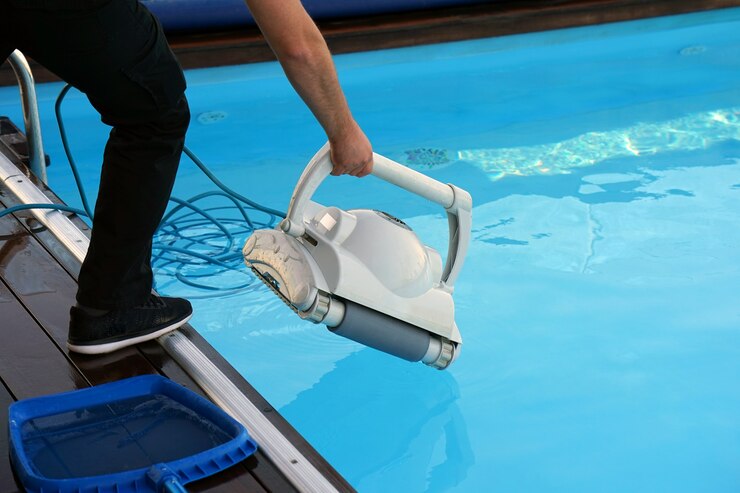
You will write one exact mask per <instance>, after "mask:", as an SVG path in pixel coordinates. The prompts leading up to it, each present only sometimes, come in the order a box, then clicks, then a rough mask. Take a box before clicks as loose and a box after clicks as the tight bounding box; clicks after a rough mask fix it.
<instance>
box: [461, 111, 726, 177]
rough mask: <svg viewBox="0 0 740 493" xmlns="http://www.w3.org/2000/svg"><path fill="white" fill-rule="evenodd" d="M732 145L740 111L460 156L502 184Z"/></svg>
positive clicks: (715, 113)
mask: <svg viewBox="0 0 740 493" xmlns="http://www.w3.org/2000/svg"><path fill="white" fill-rule="evenodd" d="M728 140H740V107H733V108H728V109H722V110H715V111H707V112H702V113H696V114H692V115H688V116H685V117H681V118H676V119H673V120H668V121H666V122H660V123H638V124H636V125H634V126H632V127H629V128H620V129H615V130H611V131H606V132H588V133H585V134H583V135H579V136H577V137H574V138H572V139H568V140H564V141H562V142H556V143H552V144H541V145H536V146H530V147H514V148H502V149H469V150H461V151H457V157H458V159H460V160H464V161H469V162H470V163H472V164H474V165H475V166H478V167H480V168H481V169H482V170H484V171H485V172H486V173H489V174H490V178H491V179H492V180H499V179H501V178H503V177H505V176H507V175H515V176H528V175H538V174H564V173H570V172H572V170H573V169H574V168H583V167H586V166H593V165H595V164H598V163H600V162H602V161H606V160H607V159H614V158H620V157H626V156H651V155H655V154H659V153H665V152H671V151H676V150H681V151H695V150H701V149H707V148H709V147H711V146H713V145H715V144H719V143H722V142H726V141H728Z"/></svg>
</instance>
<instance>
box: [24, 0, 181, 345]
mask: <svg viewBox="0 0 740 493" xmlns="http://www.w3.org/2000/svg"><path fill="white" fill-rule="evenodd" d="M85 3H87V2H80V5H84V4H85ZM92 3H95V4H97V3H100V2H92ZM15 14H16V15H15V17H16V19H15V21H14V22H16V25H17V26H19V28H18V29H16V30H15V33H16V35H17V37H18V46H19V48H20V49H21V50H22V51H24V52H26V53H27V54H28V55H29V56H31V57H32V58H34V59H35V60H36V61H38V62H39V63H41V64H42V65H44V66H45V67H46V68H48V69H49V70H51V71H52V72H55V73H56V74H57V75H59V76H60V77H62V78H63V79H64V80H66V81H67V82H69V83H70V84H72V85H73V86H75V87H77V88H78V89H80V90H81V91H82V92H84V93H85V94H86V95H87V96H88V98H89V100H90V102H91V103H92V104H93V106H95V108H96V109H97V110H98V111H99V112H100V114H101V118H102V120H103V122H105V123H107V124H109V125H111V126H112V127H113V129H112V131H111V133H110V137H109V140H108V143H107V145H106V149H105V154H104V159H103V168H102V173H101V184H100V190H99V192H98V201H97V204H96V206H95V218H94V220H93V230H92V238H91V242H90V249H89V251H88V254H87V257H86V258H85V261H84V263H83V265H82V269H81V271H80V276H79V291H78V293H77V301H78V303H79V304H80V305H81V307H82V309H81V307H75V308H73V309H72V320H71V325H70V349H73V350H77V351H82V352H90V353H93V352H107V351H109V350H114V349H117V348H119V347H123V346H125V345H129V344H128V342H131V341H134V342H138V341H140V340H145V339H142V338H143V337H149V336H152V337H155V336H156V335H157V334H159V333H160V332H161V331H162V330H165V329H171V327H170V325H172V324H171V322H172V323H182V322H181V319H183V318H185V317H189V314H190V306H189V304H187V302H186V301H184V300H179V301H178V300H175V302H172V303H174V306H164V305H163V304H162V301H161V300H154V301H152V300H150V292H151V288H152V271H151V267H150V257H151V240H152V235H153V233H154V231H155V230H156V228H157V225H158V224H159V221H160V219H161V217H162V215H163V213H164V210H165V208H166V205H167V201H168V198H169V195H170V192H171V190H172V185H173V183H174V178H175V173H176V171H177V166H178V163H179V160H180V154H181V152H182V146H183V142H184V137H185V131H186V129H187V126H188V123H189V119H190V115H189V111H188V106H187V102H186V100H185V97H184V89H185V81H184V78H183V75H182V71H181V69H180V67H179V65H178V64H177V61H176V60H175V58H174V56H173V55H172V52H171V51H170V49H169V47H168V46H167V42H166V40H165V38H164V34H163V33H162V29H161V26H160V25H159V24H158V23H157V22H156V21H155V20H154V18H153V17H152V15H151V14H150V13H149V12H148V11H147V10H146V9H145V8H144V7H142V6H141V5H140V4H139V3H138V2H137V1H135V0H113V1H109V2H103V3H102V5H95V6H89V7H84V8H83V7H80V8H73V9H68V10H55V11H48V10H45V9H33V10H32V9H20V8H18V9H16V10H15ZM165 300H166V301H165V305H166V304H167V303H168V302H170V300H168V299H165ZM180 301H181V302H182V303H180ZM104 312H107V313H106V314H105V315H103V316H102V317H94V316H93V315H98V314H102V313H104ZM186 312H187V313H186ZM149 338H151V337H149Z"/></svg>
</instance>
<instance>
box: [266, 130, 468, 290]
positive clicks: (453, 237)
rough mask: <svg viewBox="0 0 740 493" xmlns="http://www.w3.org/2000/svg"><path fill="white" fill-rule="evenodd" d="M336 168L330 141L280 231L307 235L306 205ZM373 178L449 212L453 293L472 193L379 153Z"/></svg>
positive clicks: (448, 273)
mask: <svg viewBox="0 0 740 493" xmlns="http://www.w3.org/2000/svg"><path fill="white" fill-rule="evenodd" d="M333 167H334V165H333V164H332V162H331V152H330V148H329V143H328V142H327V143H326V144H324V146H323V147H322V148H321V149H319V151H318V152H317V153H316V154H315V155H314V157H313V158H312V159H311V161H309V163H308V165H306V168H305V169H304V170H303V174H302V175H301V177H300V179H299V180H298V183H297V184H296V187H295V190H293V196H292V197H291V199H290V205H289V206H288V213H287V216H286V217H285V219H283V220H282V221H281V223H280V229H282V230H283V231H284V232H286V233H287V234H289V235H291V236H295V237H299V236H303V235H304V234H305V232H306V228H305V226H304V224H303V219H304V218H303V216H304V211H305V208H306V205H307V204H308V201H309V200H311V197H313V194H314V193H315V192H316V190H317V189H318V188H319V185H321V183H322V182H323V181H324V180H325V179H326V177H327V176H329V174H330V173H331V171H332V169H333ZM372 175H373V176H376V177H378V178H380V179H381V180H384V181H386V182H388V183H391V184H393V185H396V186H398V187H401V188H403V189H404V190H408V191H409V192H411V193H414V194H416V195H419V196H421V197H423V198H425V199H427V200H430V201H432V202H435V203H437V204H439V205H441V206H442V207H444V208H445V209H446V210H447V218H448V222H449V226H450V240H449V248H448V253H447V262H446V265H445V269H444V272H443V274H442V281H443V282H444V284H445V285H446V286H447V287H448V288H449V289H450V290H452V288H453V286H454V283H455V281H456V280H457V276H458V275H459V273H460V270H461V268H462V263H463V260H464V259H465V254H466V253H467V249H468V243H469V242H470V229H471V227H472V218H471V210H472V208H473V200H472V198H471V196H470V194H469V193H468V192H466V191H465V190H463V189H461V188H458V187H456V186H455V185H452V184H444V183H442V182H439V181H437V180H434V179H432V178H429V177H428V176H426V175H423V174H421V173H419V172H418V171H414V170H412V169H409V168H407V167H406V166H404V165H402V164H399V163H397V162H395V161H392V160H390V159H388V158H386V157H384V156H381V155H379V154H373V171H372Z"/></svg>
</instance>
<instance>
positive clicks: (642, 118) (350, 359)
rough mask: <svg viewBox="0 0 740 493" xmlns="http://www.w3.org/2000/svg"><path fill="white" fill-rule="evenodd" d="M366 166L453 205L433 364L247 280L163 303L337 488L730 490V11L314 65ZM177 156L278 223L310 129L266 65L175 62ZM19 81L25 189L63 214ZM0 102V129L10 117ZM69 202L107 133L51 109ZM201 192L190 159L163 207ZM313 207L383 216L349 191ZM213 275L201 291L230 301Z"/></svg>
mask: <svg viewBox="0 0 740 493" xmlns="http://www.w3.org/2000/svg"><path fill="white" fill-rule="evenodd" d="M336 62H337V66H338V69H339V72H340V77H341V79H342V81H343V84H344V87H345V89H346V92H347V95H348V98H349V100H350V104H351V106H352V108H353V110H354V112H355V115H356V117H357V119H358V120H359V121H360V123H361V124H362V125H363V126H364V128H365V129H366V131H367V133H368V135H369V136H370V138H371V139H372V141H373V143H374V146H375V149H376V151H378V152H380V153H381V154H386V155H388V156H390V157H393V158H395V159H397V160H399V161H401V162H405V163H407V164H409V165H412V166H415V167H417V168H419V169H421V170H423V171H424V172H425V173H428V174H429V175H430V176H432V177H434V178H436V179H438V180H441V181H445V182H453V183H455V184H457V185H458V186H460V187H462V188H465V189H467V190H468V191H470V192H471V194H472V195H473V198H474V201H475V209H474V228H473V242H472V244H471V248H470V252H469V255H468V258H467V261H466V264H465V268H464V271H463V274H462V276H461V278H460V280H459V282H458V285H457V288H456V292H455V299H456V308H457V313H456V319H457V323H458V325H459V327H460V329H461V332H462V334H463V338H464V347H463V351H462V354H461V356H460V358H459V359H458V361H457V362H455V364H454V365H453V366H452V367H451V369H450V370H449V371H445V372H439V371H435V370H432V369H430V368H427V367H424V366H422V365H420V364H410V363H406V362H404V361H399V360H396V359H394V358H392V357H390V356H387V355H384V354H382V353H378V352H376V351H374V350H371V349H367V348H364V347H361V346H359V345H357V344H355V343H353V342H351V341H348V340H344V339H342V338H339V337H336V336H333V335H332V334H330V333H329V332H328V331H326V330H325V329H324V328H322V327H320V326H315V325H312V324H310V323H304V322H302V321H300V320H299V319H298V318H297V317H295V315H293V313H292V312H290V311H289V310H288V309H287V308H286V307H284V306H283V304H282V303H281V302H280V301H278V300H277V299H276V298H275V297H273V295H272V294H271V293H269V292H268V291H267V289H265V288H262V287H261V286H259V285H258V284H257V283H254V284H252V285H250V286H249V287H247V288H244V289H242V290H239V291H238V292H237V293H230V294H229V293H227V294H226V295H225V296H221V297H216V298H214V297H212V296H210V295H209V294H208V293H203V292H200V291H197V290H195V289H194V288H192V287H189V286H186V285H183V284H180V283H176V282H174V281H173V280H172V278H171V277H168V276H164V277H163V276H160V277H159V279H158V288H159V289H160V290H162V291H164V292H166V293H168V294H175V295H178V294H182V295H187V296H189V297H191V299H193V301H194V304H195V317H194V319H193V323H194V325H195V326H196V327H197V328H198V330H199V331H201V332H202V333H203V334H204V335H205V337H206V338H207V339H208V340H209V341H210V342H211V343H212V344H213V345H214V346H215V347H216V348H217V349H218V350H219V351H220V352H221V353H222V354H224V355H225V356H226V357H227V358H228V359H229V360H230V361H231V362H232V363H233V364H234V366H235V367H237V368H238V369H239V370H240V371H241V372H242V373H243V374H244V376H245V377H246V378H247V379H248V380H249V381H250V382H251V383H252V384H253V385H254V386H255V387H256V388H257V389H258V390H259V391H260V392H261V393H262V394H263V395H264V396H265V397H266V398H267V399H268V400H269V401H270V402H271V403H272V404H273V405H274V406H275V407H276V408H277V409H278V410H279V411H280V412H281V413H282V414H283V415H284V416H285V417H286V418H287V419H288V420H289V421H290V422H291V423H292V424H293V425H294V426H295V427H296V428H297V429H298V430H299V431H300V432H301V433H302V434H303V435H304V436H305V437H306V438H307V439H308V440H309V441H310V442H311V443H312V444H313V445H314V446H315V447H316V448H317V449H318V450H319V452H321V453H322V454H324V456H325V457H326V458H327V459H328V460H329V461H330V462H331V463H332V464H333V465H334V466H335V467H336V468H337V469H338V470H339V472H340V473H342V474H343V475H344V476H345V477H346V478H347V479H348V480H349V481H350V482H351V483H352V484H353V485H354V486H355V487H356V488H357V489H358V490H359V491H362V492H387V491H393V492H452V491H461V492H482V491H486V492H487V491H500V492H509V491H551V492H574V491H584V492H585V491H589V492H590V491H605V492H606V491H614V492H624V491H632V492H638V491H639V492H653V491H671V492H695V491H712V492H725V491H726V492H729V491H737V490H738V489H740V385H739V383H740V292H739V291H738V286H740V228H738V222H739V221H740V9H730V10H721V11H716V12H712V13H701V14H694V15H688V16H679V17H670V18H661V19H655V20H648V21H638V22H631V23H622V24H613V25H606V26H596V27H589V28H581V29H569V30H563V31H554V32H547V33H539V34H530V35H522V36H511V37H505V38H499V39H487V40H479V41H469V42H462V43H453V44H444V45H433V46H426V47H419V48H409V49H402V50H392V51H381V52H369V53H361V54H354V55H349V56H339V57H337V59H336ZM187 75H188V81H189V92H188V94H189V98H190V101H191V106H192V113H193V124H192V126H191V129H190V132H189V136H188V144H189V146H190V147H191V148H192V149H193V150H194V151H195V152H196V153H197V154H199V155H200V156H201V157H202V158H203V159H204V160H206V161H207V163H208V164H209V165H210V166H211V167H212V169H213V170H214V171H215V172H216V173H217V174H218V175H219V176H220V177H221V178H222V179H223V180H224V181H225V182H226V183H228V184H229V185H230V186H232V187H234V188H236V189H237V190H239V191H241V192H242V193H245V194H246V195H248V196H249V197H251V198H253V199H255V200H258V201H260V202H262V203H264V204H265V205H268V206H270V207H274V208H277V209H285V208H286V207H287V203H288V200H289V198H290V192H291V190H292V187H293V185H294V183H295V181H296V180H297V178H298V176H299V175H300V172H301V171H302V168H303V166H304V165H305V163H306V162H307V161H308V159H309V158H310V157H311V155H312V154H313V153H314V152H315V150H317V149H318V147H320V145H321V144H322V143H323V140H324V136H323V134H322V132H321V129H320V128H319V127H318V126H317V124H316V123H315V122H314V121H313V119H312V117H311V115H310V113H309V112H308V111H307V110H306V109H305V108H304V107H303V106H302V105H301V103H300V101H299V100H298V98H297V97H296V96H295V95H294V93H293V92H292V90H291V89H290V87H289V85H288V84H287V83H286V82H285V80H284V78H283V76H282V73H281V72H280V70H279V67H277V66H276V65H275V64H258V65H250V66H243V67H231V68H222V69H208V70H195V71H190V72H189V73H188V74H187ZM59 89H60V86H59V85H58V84H51V85H44V86H42V87H40V88H39V91H40V99H41V100H42V103H43V108H42V111H43V116H44V119H45V120H44V121H45V123H46V127H45V133H44V136H45V139H46V145H47V149H48V152H49V153H50V154H51V155H52V157H53V160H54V165H53V166H52V168H51V169H50V180H51V183H52V185H53V187H54V189H55V190H56V191H57V192H58V193H59V194H60V195H62V196H63V197H64V198H65V199H66V200H67V201H68V202H69V203H70V204H72V205H79V199H77V198H76V195H75V193H76V192H75V190H74V187H73V186H72V184H71V180H70V178H69V173H68V171H67V169H66V166H65V164H64V158H63V157H62V154H61V152H60V147H59V139H58V137H56V135H55V129H54V124H53V122H52V120H51V118H52V112H51V109H50V108H51V106H52V102H53V98H54V97H55V96H56V94H57V93H58V91H59ZM15 98H16V95H15V92H14V91H13V90H9V89H3V90H2V91H0V113H4V114H10V115H11V116H12V117H13V118H14V120H15V121H17V122H19V121H21V119H20V116H19V115H18V111H17V109H16V108H15V106H14V105H15ZM65 116H66V123H67V126H68V128H69V131H70V133H71V142H72V147H73V149H74V152H75V155H76V156H77V159H78V161H79V162H80V163H82V164H83V174H84V176H85V179H86V182H87V183H88V184H89V187H94V185H95V184H96V180H97V173H98V167H97V162H98V160H99V155H100V152H101V148H102V142H103V140H104V137H105V134H106V132H107V130H106V129H105V128H104V127H103V126H102V125H101V124H99V123H98V122H97V121H96V118H95V114H94V113H93V112H92V110H90V109H89V107H88V106H87V105H86V103H85V102H84V99H83V98H82V97H80V96H79V95H78V94H74V93H73V94H71V95H70V97H69V100H68V101H67V102H65ZM212 189H214V187H213V186H211V185H210V184H209V183H207V180H205V179H204V178H203V177H202V175H201V174H200V172H199V171H197V170H196V169H195V168H194V167H193V166H192V165H191V164H190V163H185V162H184V164H183V166H182V168H181V172H180V175H179V177H178V182H177V185H176V190H175V194H176V195H179V196H192V195H195V194H196V193H200V192H203V191H206V190H212ZM317 199H318V201H320V202H324V203H334V204H336V205H339V206H341V207H374V208H379V209H384V210H387V211H388V212H391V213H393V214H394V215H397V216H400V217H402V218H404V220H406V221H407V222H408V223H409V224H410V225H411V226H412V227H414V228H415V230H416V231H417V232H418V234H419V235H420V237H421V238H422V239H423V240H424V241H426V242H427V243H430V244H432V245H434V246H435V247H436V248H438V249H440V250H442V251H444V249H445V247H446V234H447V229H446V225H445V224H446V220H445V219H444V218H443V217H442V215H441V214H440V211H439V210H437V209H436V208H435V206H433V205H430V204H427V203H424V202H423V201H420V200H417V199H415V198H413V197H409V196H406V195H404V194H403V193H401V192H399V191H397V190H395V189H393V188H391V187H389V186H386V185H384V184H383V183H382V182H380V181H378V180H375V179H374V178H366V179H363V180H357V179H352V178H333V179H331V180H329V181H328V182H326V183H325V186H324V187H322V189H320V191H319V194H318V195H317ZM244 278H245V277H244V275H243V274H242V273H240V272H227V273H225V274H221V275H219V276H214V277H213V278H212V279H209V282H213V283H214V284H215V285H224V286H226V285H229V286H230V285H233V283H235V282H240V280H243V279H244Z"/></svg>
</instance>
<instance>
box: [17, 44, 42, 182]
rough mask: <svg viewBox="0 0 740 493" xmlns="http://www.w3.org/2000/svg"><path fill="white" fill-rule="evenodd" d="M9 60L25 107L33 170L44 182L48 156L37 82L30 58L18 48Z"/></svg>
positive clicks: (29, 152)
mask: <svg viewBox="0 0 740 493" xmlns="http://www.w3.org/2000/svg"><path fill="white" fill-rule="evenodd" d="M8 62H10V66H11V67H12V68H13V72H15V78H16V79H17V81H18V89H19V90H20V93H21V107H22V109H23V123H24V125H25V127H26V140H27V142H28V158H29V167H30V168H31V172H32V173H33V174H34V175H36V177H37V178H38V179H40V180H41V181H42V182H43V183H44V184H46V183H47V178H46V157H45V155H44V145H43V141H42V139H41V118H40V117H39V107H38V100H37V98H36V83H35V82H34V79H33V74H32V73H31V67H30V66H29V64H28V60H26V57H25V56H23V53H21V52H20V51H18V50H15V51H14V52H13V53H11V54H10V56H9V57H8Z"/></svg>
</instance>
